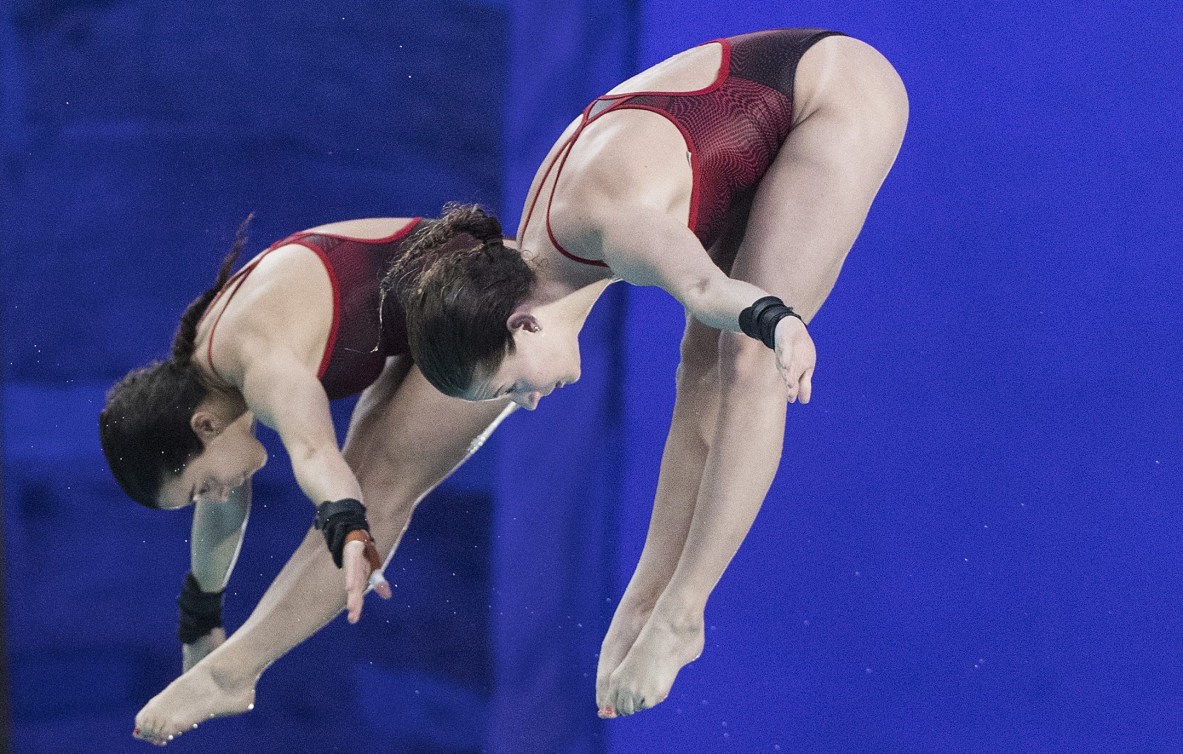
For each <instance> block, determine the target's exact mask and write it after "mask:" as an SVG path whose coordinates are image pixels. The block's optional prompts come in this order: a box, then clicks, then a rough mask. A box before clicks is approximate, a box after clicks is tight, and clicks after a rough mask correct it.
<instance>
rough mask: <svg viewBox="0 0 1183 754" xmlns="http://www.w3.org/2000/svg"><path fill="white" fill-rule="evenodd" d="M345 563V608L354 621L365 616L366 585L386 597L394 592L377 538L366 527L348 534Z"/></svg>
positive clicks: (350, 619)
mask: <svg viewBox="0 0 1183 754" xmlns="http://www.w3.org/2000/svg"><path fill="white" fill-rule="evenodd" d="M341 565H342V568H344V570H345V592H346V594H347V595H348V596H347V597H346V600H345V609H346V610H347V611H348V619H349V622H350V623H357V622H358V620H360V619H361V607H362V602H363V597H364V596H365V593H366V588H367V587H370V586H372V587H373V588H374V591H375V592H377V593H378V596H379V597H381V598H382V599H385V600H388V599H390V597H391V596H392V592H391V591H390V584H389V583H387V581H386V579H385V578H384V577H383V576H382V560H381V558H379V557H378V549H377V548H376V547H374V539H373V538H372V537H371V536H370V534H369V532H367V531H365V530H364V529H358V530H356V531H352V532H350V533H349V535H348V536H346V538H345V550H344V552H343V553H342V557H341Z"/></svg>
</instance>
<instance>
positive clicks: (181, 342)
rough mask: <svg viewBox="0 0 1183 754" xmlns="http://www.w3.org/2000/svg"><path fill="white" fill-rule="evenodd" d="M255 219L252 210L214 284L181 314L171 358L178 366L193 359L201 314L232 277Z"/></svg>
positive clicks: (237, 234) (238, 232) (184, 364)
mask: <svg viewBox="0 0 1183 754" xmlns="http://www.w3.org/2000/svg"><path fill="white" fill-rule="evenodd" d="M254 219H255V213H254V212H252V213H250V214H249V215H247V216H246V219H245V220H243V221H242V224H241V225H239V226H238V231H237V232H236V233H235V234H234V246H232V247H231V248H230V253H228V254H227V255H226V257H225V258H224V259H223V260H222V266H221V267H219V268H218V277H217V278H216V279H215V280H214V284H213V286H212V287H210V288H209V289H207V290H206V292H205V293H203V294H201V295H200V296H198V297H197V298H196V299H194V300H193V303H191V304H189V306H188V308H186V309H185V313H184V314H183V315H181V323H180V325H178V326H177V334H176V335H175V336H173V347H172V355H171V360H172V361H173V362H174V363H175V364H177V365H178V366H186V365H188V364H189V362H190V361H192V359H193V351H194V349H196V347H197V323H198V322H200V321H201V316H202V315H203V314H205V310H206V309H208V308H209V305H210V302H211V301H213V300H214V296H217V295H218V291H220V290H222V286H223V285H225V284H226V281H227V280H229V279H230V270H231V269H233V268H234V263H235V262H236V261H237V260H238V255H239V253H240V252H241V251H242V249H243V247H244V246H246V241H247V230H248V229H249V228H250V224H251V220H254Z"/></svg>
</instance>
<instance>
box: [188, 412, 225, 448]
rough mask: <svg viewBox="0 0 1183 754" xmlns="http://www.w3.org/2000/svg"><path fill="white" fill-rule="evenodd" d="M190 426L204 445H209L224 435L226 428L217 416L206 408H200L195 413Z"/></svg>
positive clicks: (190, 419) (190, 420)
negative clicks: (211, 441) (223, 431)
mask: <svg viewBox="0 0 1183 754" xmlns="http://www.w3.org/2000/svg"><path fill="white" fill-rule="evenodd" d="M189 426H190V427H192V428H193V432H194V434H196V435H197V437H198V439H200V440H201V442H202V444H205V443H208V442H209V441H210V440H212V439H214V438H215V437H217V436H218V435H220V434H222V430H223V429H225V428H226V427H225V425H223V424H222V420H221V419H219V418H218V417H217V415H216V414H214V413H213V412H212V411H208V410H206V409H204V408H199V409H197V410H196V411H194V412H193V416H191V417H189Z"/></svg>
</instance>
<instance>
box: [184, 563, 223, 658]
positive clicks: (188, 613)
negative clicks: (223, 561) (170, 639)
mask: <svg viewBox="0 0 1183 754" xmlns="http://www.w3.org/2000/svg"><path fill="white" fill-rule="evenodd" d="M222 594H223V593H222V592H203V591H201V584H198V583H197V579H196V578H194V576H193V572H192V571H190V572H189V573H187V574H185V586H183V587H182V588H181V593H180V594H179V595H177V607H179V608H180V617H179V620H178V621H177V638H179V639H180V640H181V643H182V644H192V643H193V642H195V641H197V640H198V639H200V638H201V637H203V636H205V635H206V634H208V633H209V632H210V631H212V630H213V629H215V628H218V627H219V626H221V625H222Z"/></svg>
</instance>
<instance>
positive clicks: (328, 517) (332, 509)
mask: <svg viewBox="0 0 1183 754" xmlns="http://www.w3.org/2000/svg"><path fill="white" fill-rule="evenodd" d="M312 525H313V526H314V527H315V528H317V529H320V530H321V532H323V533H324V535H325V545H327V546H328V548H329V552H331V553H332V554H333V562H334V563H335V564H336V565H337V567H338V568H340V567H341V558H342V555H343V554H344V552H345V537H346V535H348V534H349V532H352V531H357V530H358V529H364V530H365V531H366V533H367V534H368V533H369V531H370V523H369V522H368V521H366V506H364V505H362V503H361V501H360V500H354V499H353V498H351V497H347V498H344V499H342V500H332V501H326V502H323V503H321V504H320V505H318V506H316V517H315V518H313V519H312Z"/></svg>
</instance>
